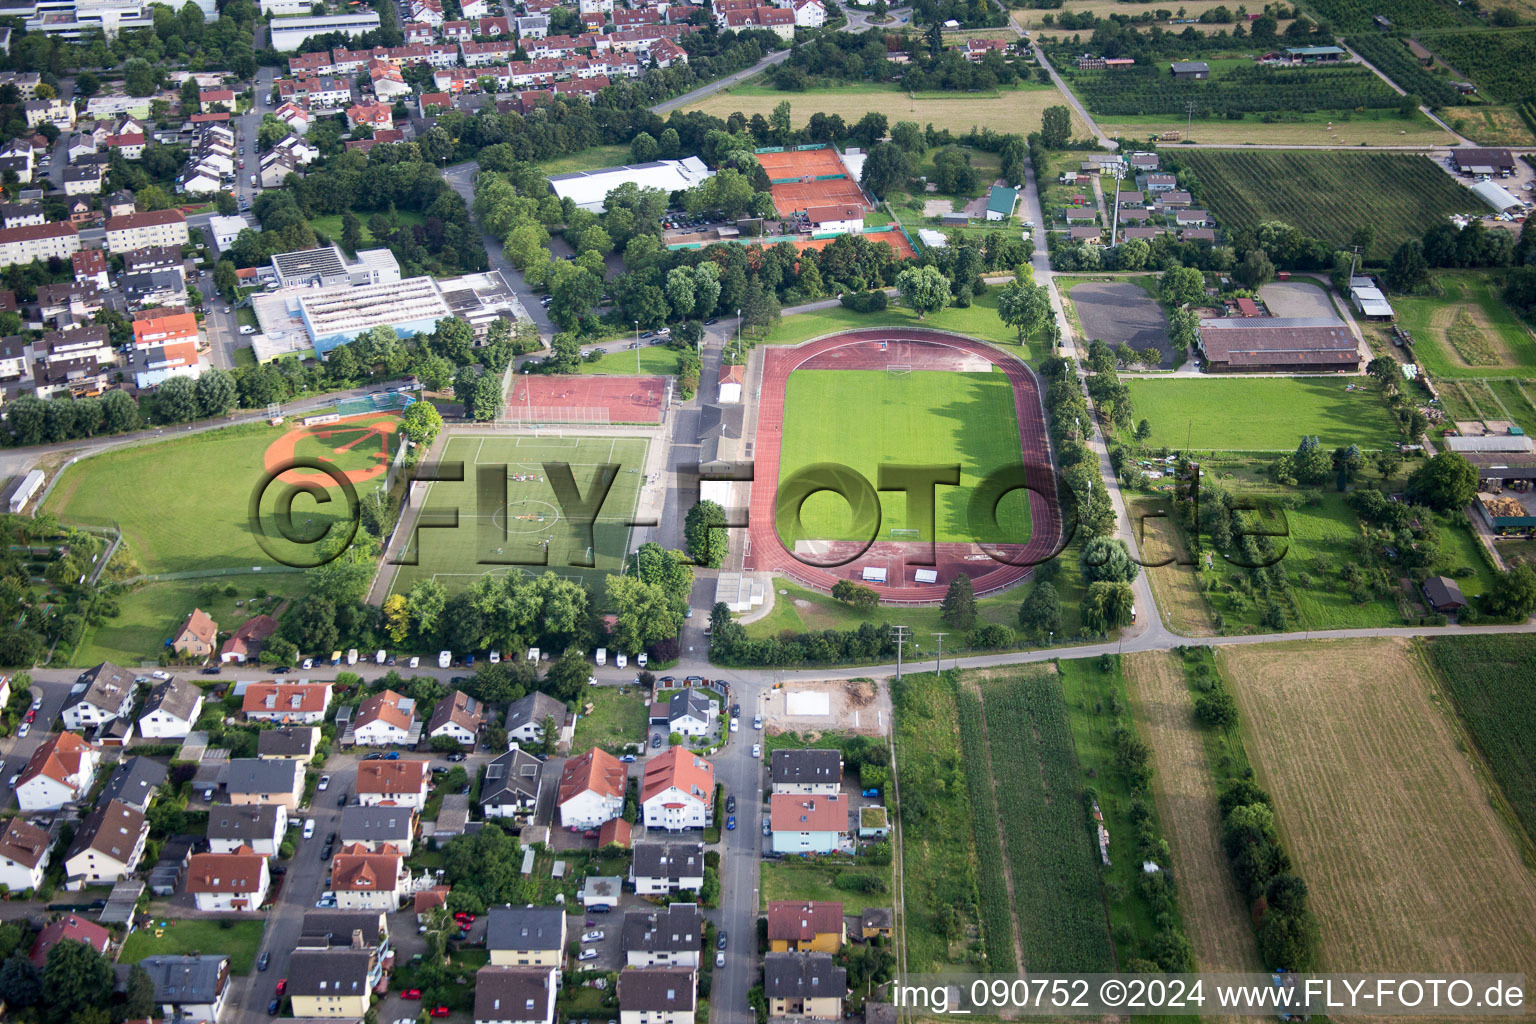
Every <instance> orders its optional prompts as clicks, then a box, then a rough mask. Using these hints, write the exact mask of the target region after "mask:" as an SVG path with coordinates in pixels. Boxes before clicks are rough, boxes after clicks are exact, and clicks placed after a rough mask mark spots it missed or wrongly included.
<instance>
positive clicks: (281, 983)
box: [277, 978, 288, 995]
mask: <svg viewBox="0 0 1536 1024" xmlns="http://www.w3.org/2000/svg"><path fill="white" fill-rule="evenodd" d="M287 991H288V979H287V978H278V979H277V994H278V995H282V994H283V993H285V992H287Z"/></svg>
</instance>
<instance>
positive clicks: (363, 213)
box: [309, 209, 427, 255]
mask: <svg viewBox="0 0 1536 1024" xmlns="http://www.w3.org/2000/svg"><path fill="white" fill-rule="evenodd" d="M352 212H353V213H354V214H356V215H357V219H358V220H359V221H361V222H362V225H363V232H362V235H363V247H364V248H367V247H369V246H376V245H379V244H380V243H379V242H378V241H377V240H376V239H375V238H374V237H373V232H372V231H369V230H368V219H369V218H370V217H372V216H373V215H374V214H376V213H382V214H384V215H385V216H388V212H387V211H384V210H353V211H352ZM343 216H344V214H340V213H333V214H330V215H329V216H325V217H311V218H309V226H310V227H312V228H314V229H315V232H316V233H317V234H322V235H325V236H326V237H328V238H330V239H331V240H332V241H334V242H335V243H336V244H338V245H340V244H341V221H342V218H343ZM395 219H396V220H397V221H398V222H399V223H400V224H402V225H405V224H410V225H417V224H425V223H426V222H427V215H426V214H424V213H422V212H420V211H419V210H399V209H397V210H396V211H395ZM353 255H356V253H354V254H353Z"/></svg>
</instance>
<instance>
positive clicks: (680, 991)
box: [618, 967, 697, 1024]
mask: <svg viewBox="0 0 1536 1024" xmlns="http://www.w3.org/2000/svg"><path fill="white" fill-rule="evenodd" d="M696 982H697V979H696V977H695V972H694V970H693V968H691V967H631V968H629V969H627V970H623V971H620V972H619V986H618V987H619V1020H620V1021H621V1024H692V1022H693V1014H694V1010H695V1008H696V1004H695V995H696V992H697V984H696Z"/></svg>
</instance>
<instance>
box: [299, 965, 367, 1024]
mask: <svg viewBox="0 0 1536 1024" xmlns="http://www.w3.org/2000/svg"><path fill="white" fill-rule="evenodd" d="M377 966H378V958H377V957H376V955H375V954H374V952H373V951H372V950H368V949H328V950H324V951H322V952H314V953H306V954H305V955H304V956H300V957H294V958H293V960H292V961H290V962H289V964H288V990H287V991H288V998H289V1000H290V1002H291V1005H292V1011H293V1015H294V1017H297V1018H300V1019H303V1018H328V1019H333V1020H350V1021H357V1020H361V1019H362V1018H363V1016H364V1015H365V1014H367V1012H368V1007H369V1005H370V1004H371V1003H372V1001H373V985H374V982H373V981H371V980H370V979H373V978H374V977H375V974H376V968H377Z"/></svg>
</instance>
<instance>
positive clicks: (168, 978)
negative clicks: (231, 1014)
mask: <svg viewBox="0 0 1536 1024" xmlns="http://www.w3.org/2000/svg"><path fill="white" fill-rule="evenodd" d="M139 966H140V967H142V968H144V970H145V971H146V972H147V973H148V974H149V980H150V981H151V982H152V983H153V984H154V986H155V1005H156V1006H157V1007H159V1009H160V1016H161V1017H163V1018H164V1019H165V1020H168V1021H176V1022H177V1024H216V1022H217V1021H218V1019H219V1015H220V1014H222V1013H223V1012H224V1003H225V1001H226V999H227V998H228V996H229V989H230V984H229V957H228V956H227V955H225V954H223V953H213V954H207V955H204V956H169V955H167V956H148V957H145V958H144V959H143V960H140V961H139Z"/></svg>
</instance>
